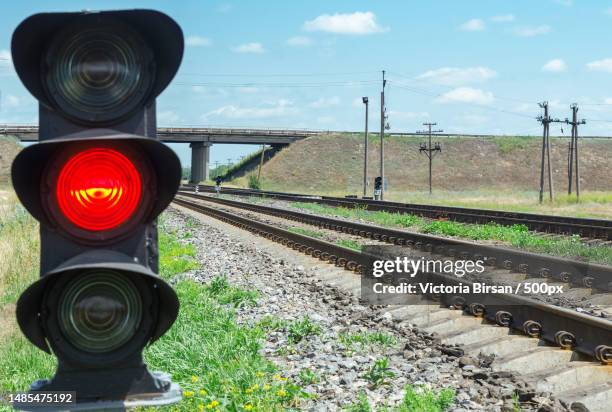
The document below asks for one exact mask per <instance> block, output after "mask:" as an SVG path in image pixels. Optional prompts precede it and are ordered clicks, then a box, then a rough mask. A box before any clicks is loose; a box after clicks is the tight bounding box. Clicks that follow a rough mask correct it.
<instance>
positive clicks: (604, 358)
mask: <svg viewBox="0 0 612 412" xmlns="http://www.w3.org/2000/svg"><path fill="white" fill-rule="evenodd" d="M595 359H597V360H598V361H600V362H601V363H604V364H606V365H610V364H612V346H606V345H599V346H598V347H596V348H595Z"/></svg>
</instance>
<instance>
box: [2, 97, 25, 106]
mask: <svg viewBox="0 0 612 412" xmlns="http://www.w3.org/2000/svg"><path fill="white" fill-rule="evenodd" d="M2 97H3V102H2V105H3V106H4V107H5V108H7V109H12V108H15V107H18V106H19V105H20V104H21V99H20V98H19V97H17V96H13V95H12V94H9V95H6V96H2Z"/></svg>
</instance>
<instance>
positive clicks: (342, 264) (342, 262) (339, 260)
mask: <svg viewBox="0 0 612 412" xmlns="http://www.w3.org/2000/svg"><path fill="white" fill-rule="evenodd" d="M346 262H347V260H346V259H345V258H339V259H338V266H344V265H346Z"/></svg>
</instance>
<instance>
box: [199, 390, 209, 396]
mask: <svg viewBox="0 0 612 412" xmlns="http://www.w3.org/2000/svg"><path fill="white" fill-rule="evenodd" d="M206 393H207V392H206V390H205V389H200V392H199V394H200V396H206Z"/></svg>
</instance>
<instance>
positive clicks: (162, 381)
mask: <svg viewBox="0 0 612 412" xmlns="http://www.w3.org/2000/svg"><path fill="white" fill-rule="evenodd" d="M147 374H148V375H149V377H150V378H151V379H152V382H155V385H156V386H157V387H158V388H162V387H163V388H165V390H164V391H163V392H161V391H160V392H154V391H151V392H141V393H127V394H126V395H125V398H123V399H107V400H105V399H99V400H95V401H84V402H80V401H79V394H78V393H77V394H76V403H71V404H65V405H52V406H50V405H45V406H42V405H41V406H37V405H32V404H19V403H14V404H13V405H12V406H13V408H14V409H15V410H19V411H26V412H64V411H65V412H68V411H108V412H111V411H112V412H115V411H125V410H126V409H127V408H135V407H138V406H144V407H146V406H162V405H170V404H173V403H177V402H179V401H180V400H181V399H182V397H183V392H182V390H181V388H180V387H179V385H178V384H177V383H174V382H172V380H171V378H170V375H168V374H167V373H165V372H152V373H149V372H148V371H147ZM104 384H105V382H104V380H103V379H101V380H100V381H99V385H100V386H99V389H100V391H101V392H106V391H107V390H108V389H107V388H105V385H104ZM138 386H139V384H138V383H135V385H134V387H138ZM62 389H63V390H66V389H67V388H66V387H64V388H62ZM59 390H60V389H58V388H57V387H56V385H55V384H54V381H50V380H47V379H44V380H39V381H36V382H34V383H33V384H32V386H31V388H30V392H29V393H34V392H42V391H59ZM106 393H108V392H106Z"/></svg>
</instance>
